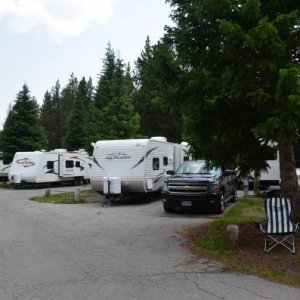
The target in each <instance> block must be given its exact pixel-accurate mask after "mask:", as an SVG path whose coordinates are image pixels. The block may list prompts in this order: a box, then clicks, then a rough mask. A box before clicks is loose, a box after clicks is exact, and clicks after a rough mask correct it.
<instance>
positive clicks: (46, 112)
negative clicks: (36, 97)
mask: <svg viewBox="0 0 300 300" xmlns="http://www.w3.org/2000/svg"><path fill="white" fill-rule="evenodd" d="M60 101H61V97H60V83H59V80H57V81H56V83H55V86H54V87H52V89H51V93H49V92H48V91H47V92H46V93H45V95H44V100H43V104H42V107H41V123H42V126H43V128H44V131H45V133H46V135H47V138H48V149H49V150H52V149H56V148H62V140H63V132H62V122H63V113H62V112H61V110H60V108H59V107H60Z"/></svg>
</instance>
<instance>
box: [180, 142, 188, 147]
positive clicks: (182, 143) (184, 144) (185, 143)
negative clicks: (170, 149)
mask: <svg viewBox="0 0 300 300" xmlns="http://www.w3.org/2000/svg"><path fill="white" fill-rule="evenodd" d="M180 145H181V146H188V145H189V143H188V142H181V144H180Z"/></svg>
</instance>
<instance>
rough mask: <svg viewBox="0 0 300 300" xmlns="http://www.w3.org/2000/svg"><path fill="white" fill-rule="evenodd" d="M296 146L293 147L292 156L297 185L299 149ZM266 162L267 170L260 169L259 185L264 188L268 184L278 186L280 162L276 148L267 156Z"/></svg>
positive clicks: (299, 163) (299, 178)
mask: <svg viewBox="0 0 300 300" xmlns="http://www.w3.org/2000/svg"><path fill="white" fill-rule="evenodd" d="M298 148H299V147H298ZM298 148H295V150H294V157H295V162H296V173H297V178H298V185H300V151H299V149H298ZM267 163H268V165H269V168H268V170H267V171H262V172H261V174H260V177H259V186H260V188H262V189H266V188H268V187H269V186H279V184H280V164H279V151H278V150H276V151H275V152H274V153H273V154H272V156H271V157H269V159H268V160H267Z"/></svg>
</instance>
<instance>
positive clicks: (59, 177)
mask: <svg viewBox="0 0 300 300" xmlns="http://www.w3.org/2000/svg"><path fill="white" fill-rule="evenodd" d="M91 165H92V159H91V158H90V157H89V156H88V154H87V153H86V152H85V151H83V150H79V151H73V152H68V151H67V150H66V149H55V150H51V151H49V152H46V151H33V152H16V153H15V156H14V159H13V162H12V164H11V168H10V170H9V174H8V179H9V181H10V183H12V184H14V185H20V184H26V183H33V184H39V183H55V182H63V181H72V182H74V183H75V184H82V183H84V182H85V181H87V180H89V172H90V168H91Z"/></svg>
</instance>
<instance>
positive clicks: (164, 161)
mask: <svg viewBox="0 0 300 300" xmlns="http://www.w3.org/2000/svg"><path fill="white" fill-rule="evenodd" d="M168 164H169V161H168V158H167V157H164V159H163V165H164V166H167V165H168Z"/></svg>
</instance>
